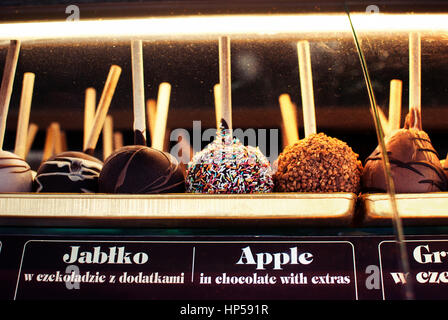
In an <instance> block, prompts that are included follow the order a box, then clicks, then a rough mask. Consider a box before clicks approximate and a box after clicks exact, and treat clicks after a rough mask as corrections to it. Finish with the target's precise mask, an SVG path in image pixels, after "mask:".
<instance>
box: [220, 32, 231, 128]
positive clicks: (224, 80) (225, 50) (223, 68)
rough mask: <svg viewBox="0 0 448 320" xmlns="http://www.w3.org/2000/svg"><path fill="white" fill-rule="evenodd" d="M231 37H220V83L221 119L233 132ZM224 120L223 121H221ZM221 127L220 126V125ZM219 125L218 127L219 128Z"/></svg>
mask: <svg viewBox="0 0 448 320" xmlns="http://www.w3.org/2000/svg"><path fill="white" fill-rule="evenodd" d="M230 54H231V53H230V38H229V37H227V36H222V37H220V38H219V85H220V87H221V95H220V98H221V118H222V119H221V120H223V121H225V124H226V125H225V126H224V127H227V128H225V129H228V130H229V134H230V136H233V133H232V130H233V129H232V128H233V124H232V81H231V79H232V76H231V63H230V62H231V59H230ZM221 122H222V121H221ZM219 127H220V126H219ZM219 127H218V128H219Z"/></svg>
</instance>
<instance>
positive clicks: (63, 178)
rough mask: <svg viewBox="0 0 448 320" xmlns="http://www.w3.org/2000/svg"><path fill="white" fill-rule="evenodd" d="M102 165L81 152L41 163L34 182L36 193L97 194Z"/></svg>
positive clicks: (66, 154)
mask: <svg viewBox="0 0 448 320" xmlns="http://www.w3.org/2000/svg"><path fill="white" fill-rule="evenodd" d="M102 166H103V163H102V162H101V161H100V160H98V159H97V158H95V157H93V156H90V155H88V154H86V153H83V152H75V151H67V152H63V153H61V154H58V155H55V156H53V157H51V158H49V159H48V160H47V161H45V162H43V163H42V164H41V165H40V167H39V169H38V170H37V174H36V178H35V180H34V184H35V190H36V192H62V193H92V192H98V177H99V175H100V172H101V168H102Z"/></svg>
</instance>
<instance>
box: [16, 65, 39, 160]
mask: <svg viewBox="0 0 448 320" xmlns="http://www.w3.org/2000/svg"><path fill="white" fill-rule="evenodd" d="M34 79H35V75H34V73H31V72H27V73H25V74H24V75H23V85H22V95H21V98H20V108H19V118H18V122H17V133H16V144H15V146H14V153H15V154H16V155H18V156H19V157H20V158H22V159H25V157H26V142H27V135H28V128H29V121H30V112H31V101H32V99H33V88H34Z"/></svg>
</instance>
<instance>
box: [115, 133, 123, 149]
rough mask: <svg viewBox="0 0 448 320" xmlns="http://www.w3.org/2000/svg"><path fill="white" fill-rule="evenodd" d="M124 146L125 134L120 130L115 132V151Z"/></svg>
mask: <svg viewBox="0 0 448 320" xmlns="http://www.w3.org/2000/svg"><path fill="white" fill-rule="evenodd" d="M121 147H123V134H122V133H121V132H119V131H116V132H114V151H115V150H118V149H120V148H121Z"/></svg>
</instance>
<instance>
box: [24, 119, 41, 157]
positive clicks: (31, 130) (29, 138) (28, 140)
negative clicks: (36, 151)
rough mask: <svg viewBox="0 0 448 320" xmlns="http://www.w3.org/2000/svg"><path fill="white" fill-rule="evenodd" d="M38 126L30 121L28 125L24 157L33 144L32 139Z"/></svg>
mask: <svg viewBox="0 0 448 320" xmlns="http://www.w3.org/2000/svg"><path fill="white" fill-rule="evenodd" d="M38 130H39V127H38V126H37V124H35V123H30V125H29V127H28V133H27V135H26V149H25V158H26V157H27V156H28V154H29V153H30V150H31V147H32V146H33V142H34V139H35V138H36V134H37V131H38Z"/></svg>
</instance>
